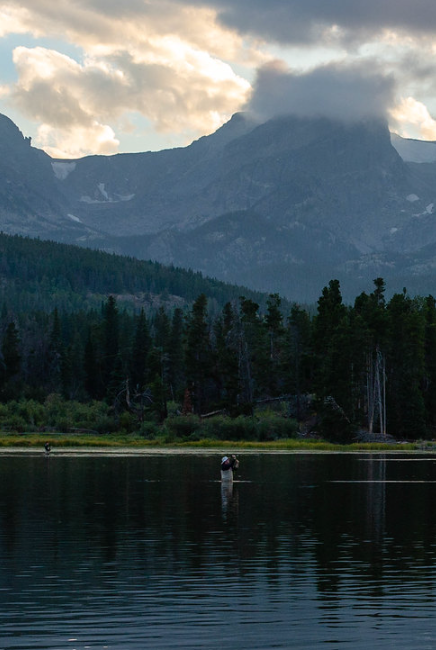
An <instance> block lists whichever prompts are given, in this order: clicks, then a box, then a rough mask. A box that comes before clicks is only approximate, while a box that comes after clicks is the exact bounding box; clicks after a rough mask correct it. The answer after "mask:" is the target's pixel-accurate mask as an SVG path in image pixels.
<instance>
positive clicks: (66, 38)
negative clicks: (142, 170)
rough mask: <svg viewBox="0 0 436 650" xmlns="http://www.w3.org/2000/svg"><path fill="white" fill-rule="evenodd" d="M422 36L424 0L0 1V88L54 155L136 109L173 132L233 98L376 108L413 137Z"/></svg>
mask: <svg viewBox="0 0 436 650" xmlns="http://www.w3.org/2000/svg"><path fill="white" fill-rule="evenodd" d="M435 34H436V5H435V4H433V0H431V1H430V0H416V3H415V4H412V3H410V2H409V1H408V0H383V2H380V0H368V2H367V3H365V4H364V5H362V4H361V3H357V2H346V1H345V0H340V1H339V2H335V3H328V2H320V0H306V1H305V2H304V3H302V2H301V0H270V2H269V3H268V4H265V2H264V0H188V1H187V0H159V1H158V0H125V1H124V2H119V0H75V1H74V2H71V1H70V0H57V1H56V3H53V0H5V2H3V3H1V6H0V38H2V37H6V36H8V35H9V40H10V41H11V42H12V40H13V41H14V42H15V49H14V54H13V62H14V66H15V69H14V71H13V72H14V73H15V75H16V81H15V82H14V83H12V82H9V83H6V81H5V79H1V77H0V99H1V100H2V105H4V106H9V107H11V108H12V109H13V111H14V114H15V115H16V114H17V112H19V113H21V114H22V115H23V116H25V117H26V118H27V119H28V120H29V121H30V122H32V123H34V124H35V125H38V127H39V129H38V134H37V136H36V137H34V138H33V141H34V143H35V144H36V145H37V146H41V147H44V148H45V149H46V150H47V151H56V152H57V153H56V155H61V154H63V155H66V156H71V155H73V151H80V153H81V155H84V154H85V153H97V152H115V151H117V148H118V147H119V146H120V145H119V142H122V141H123V133H124V131H131V130H132V128H133V127H132V124H133V123H134V124H135V125H136V126H135V128H136V129H137V133H138V137H139V133H140V130H139V128H138V126H137V125H138V120H139V119H142V120H143V121H144V123H146V128H143V129H142V131H141V133H148V134H149V133H150V130H151V131H152V132H153V134H158V137H161V136H160V134H165V137H166V136H167V135H168V136H169V137H170V136H171V137H173V136H174V137H176V136H177V138H178V141H177V142H178V144H182V143H183V144H187V143H189V142H190V141H191V140H192V139H194V138H196V137H199V136H200V135H204V134H207V133H211V132H212V131H214V130H216V128H218V127H219V126H220V125H221V124H223V123H224V122H225V121H226V120H228V119H229V118H230V117H231V115H232V114H233V113H235V112H237V111H239V110H242V109H243V108H244V107H246V106H247V105H250V107H251V108H254V109H255V110H256V111H257V112H258V113H260V114H262V115H263V116H264V117H265V119H266V117H267V116H269V115H273V114H274V113H276V112H277V111H278V110H284V108H286V106H288V108H289V110H291V111H294V112H297V113H298V112H300V113H301V114H315V113H316V114H321V113H324V114H325V115H328V116H330V117H331V116H337V117H340V118H343V119H359V118H361V117H362V116H365V115H379V116H384V117H386V116H387V117H388V118H389V120H390V122H391V124H392V125H393V126H394V127H398V129H402V130H403V131H406V130H407V129H409V130H410V129H412V130H414V132H417V131H419V133H420V134H421V136H422V137H426V136H425V134H433V133H434V131H433V128H434V127H433V120H432V117H431V114H430V111H427V114H425V110H427V109H426V108H425V107H426V106H427V107H431V106H432V102H431V101H429V100H431V97H432V96H433V95H434V94H435V93H436V84H435V82H434V79H435V78H436V74H435V71H434V66H433V57H434V51H433V48H434V47H435V46H434V42H435V39H434V35H435ZM13 35H15V36H14V37H13ZM23 35H25V36H23ZM24 38H26V40H25V41H24V40H23V39H24ZM32 38H33V40H34V46H33V47H32V46H31V45H32ZM20 39H21V42H20ZM24 45H26V47H24ZM277 59H284V60H286V66H284V68H283V70H281V71H278V68H277V63H276V60H277ZM12 78H13V74H12V73H11V70H9V76H8V79H9V80H10V79H12ZM252 86H253V87H252ZM398 95H400V96H402V97H409V98H412V97H413V98H414V101H415V102H416V104H413V105H411V104H410V105H409V104H407V102H408V101H409V100H404V101H403V102H401V103H399V101H398ZM250 98H252V99H251V103H249V100H250ZM6 101H7V104H6ZM394 105H395V109H393V110H390V109H392V107H393V106H394ZM419 107H421V108H419ZM418 109H419V110H418ZM128 116H134V119H133V122H132V121H131V120H130V117H128ZM407 116H408V117H407ZM432 137H433V135H432ZM146 148H147V144H146V142H145V136H144V146H143V150H145V149H146Z"/></svg>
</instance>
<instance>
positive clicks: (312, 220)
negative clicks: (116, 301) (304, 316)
mask: <svg viewBox="0 0 436 650" xmlns="http://www.w3.org/2000/svg"><path fill="white" fill-rule="evenodd" d="M435 180H436V163H433V162H429V163H412V162H407V163H406V162H405V161H404V160H403V159H402V158H401V157H400V156H399V154H398V153H397V150H396V149H395V148H394V147H393V146H392V144H391V137H390V134H389V131H388V128H387V125H386V124H383V123H380V122H367V123H361V124H354V125H350V124H348V125H346V124H342V123H339V122H332V121H328V120H324V119H316V120H305V119H297V118H292V117H286V118H281V119H276V120H272V121H270V122H267V123H265V124H256V123H255V122H253V121H252V120H250V119H249V118H247V117H246V116H244V115H235V116H234V117H233V118H232V120H230V122H228V123H227V124H226V125H224V126H223V127H222V128H221V129H219V130H218V131H217V132H216V133H214V134H213V135H211V136H207V137H204V138H201V139H200V140H198V141H196V142H194V143H193V144H192V145H190V146H189V147H186V148H180V149H173V150H167V151H161V152H148V153H142V154H120V155H116V156H111V157H104V156H89V157H86V158H83V159H80V160H70V161H60V160H53V159H51V158H50V157H49V156H47V155H46V154H44V153H43V152H41V151H39V150H37V149H34V148H33V147H31V145H30V142H29V141H28V140H26V139H25V138H24V137H23V136H22V134H21V132H20V131H19V130H18V128H17V127H16V126H15V125H14V124H13V123H12V122H11V121H10V120H8V118H6V117H5V116H0V228H1V229H2V230H3V231H4V232H9V233H21V234H27V235H30V236H38V237H42V238H47V237H49V238H51V239H54V240H58V241H69V242H72V243H79V244H82V245H90V246H95V247H99V248H104V249H107V250H114V251H116V252H120V253H126V254H129V255H136V256H137V257H140V258H152V259H156V260H158V261H161V262H164V263H172V264H175V265H179V266H187V267H190V268H193V269H198V270H201V271H203V272H204V273H206V274H208V275H213V276H217V277H219V278H222V279H225V280H228V281H231V282H238V283H245V284H247V285H249V286H251V287H254V288H258V289H262V290H266V291H279V292H280V293H283V294H285V295H287V296H288V297H290V298H294V299H297V300H308V301H311V300H314V299H316V297H317V296H319V294H320V291H321V289H322V287H323V286H324V284H326V283H327V282H328V281H329V280H330V279H331V278H333V277H336V278H339V279H340V280H341V284H342V285H343V287H344V291H345V293H347V292H349V293H350V297H352V296H354V295H356V292H357V291H359V290H362V289H371V280H372V279H373V278H374V277H376V276H377V275H381V276H382V277H385V278H386V279H387V281H388V284H389V282H390V281H392V283H393V288H395V289H397V286H396V284H398V283H400V284H401V283H402V284H403V285H404V284H405V285H406V286H408V287H409V288H410V289H411V290H413V288H414V286H413V284H414V282H415V280H416V279H417V278H418V279H419V282H421V280H422V281H424V278H427V276H428V275H429V273H431V272H432V268H433V267H432V264H433V256H432V252H431V248H432V245H433V244H434V245H435V247H436V219H435V216H434V214H433V211H434V205H436V183H435ZM426 251H427V253H426ZM407 280H409V281H407ZM419 282H418V284H419ZM395 283H396V284H395ZM415 284H416V282H415ZM417 289H418V287H417ZM419 290H421V289H420V288H419ZM429 290H430V289H429Z"/></svg>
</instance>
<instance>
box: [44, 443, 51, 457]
mask: <svg viewBox="0 0 436 650" xmlns="http://www.w3.org/2000/svg"><path fill="white" fill-rule="evenodd" d="M44 449H45V453H46V454H49V453H50V452H51V446H50V443H49V442H46V443H45V445H44Z"/></svg>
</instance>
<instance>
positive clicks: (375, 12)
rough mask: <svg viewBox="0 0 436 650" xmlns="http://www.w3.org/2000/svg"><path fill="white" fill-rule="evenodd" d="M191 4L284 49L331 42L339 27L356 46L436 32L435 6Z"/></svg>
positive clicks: (350, 0)
mask: <svg viewBox="0 0 436 650" xmlns="http://www.w3.org/2000/svg"><path fill="white" fill-rule="evenodd" d="M179 1H180V2H182V3H183V4H185V0H179ZM190 4H198V5H207V6H212V7H214V8H215V9H217V10H218V13H219V17H220V20H221V21H222V22H224V23H225V24H226V25H228V26H231V27H234V28H236V29H238V31H240V32H242V33H252V34H256V35H258V36H261V37H264V38H266V39H273V40H276V41H278V42H281V43H305V42H306V43H313V42H316V41H319V40H320V39H321V40H323V39H328V38H329V36H331V35H330V34H329V33H328V30H329V29H330V28H331V27H333V26H337V27H338V28H339V30H340V33H341V36H342V38H343V39H344V40H356V41H359V40H366V39H367V38H368V36H370V35H375V34H377V33H380V31H381V30H383V29H392V30H395V31H401V32H408V33H410V34H420V33H421V34H422V33H425V34H431V33H432V32H434V31H436V2H434V0H414V1H412V0H367V1H366V2H362V1H361V0H335V1H333V2H331V1H330V2H329V1H328V0H269V1H268V2H265V0H191V2H190Z"/></svg>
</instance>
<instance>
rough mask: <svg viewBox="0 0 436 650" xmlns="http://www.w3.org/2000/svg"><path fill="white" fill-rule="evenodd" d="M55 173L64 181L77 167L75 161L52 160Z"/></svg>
mask: <svg viewBox="0 0 436 650" xmlns="http://www.w3.org/2000/svg"><path fill="white" fill-rule="evenodd" d="M51 166H52V169H53V171H54V175H55V176H56V178H58V179H59V180H60V181H64V180H65V179H66V178H67V177H68V176H69V175H70V174H71V172H73V171H74V170H75V169H76V163H75V162H52V164H51Z"/></svg>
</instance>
